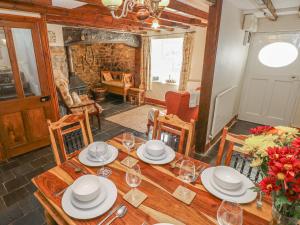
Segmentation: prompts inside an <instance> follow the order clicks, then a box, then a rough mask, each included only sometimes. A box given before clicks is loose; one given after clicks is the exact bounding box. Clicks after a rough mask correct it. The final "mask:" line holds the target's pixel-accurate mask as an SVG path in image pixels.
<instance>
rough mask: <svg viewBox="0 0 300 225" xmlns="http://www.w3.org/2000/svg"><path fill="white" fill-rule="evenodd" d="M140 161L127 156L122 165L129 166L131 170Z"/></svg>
mask: <svg viewBox="0 0 300 225" xmlns="http://www.w3.org/2000/svg"><path fill="white" fill-rule="evenodd" d="M138 162H139V160H137V159H135V158H132V157H130V156H127V157H126V158H125V159H123V160H122V161H121V164H122V165H124V166H127V167H129V168H132V167H133V166H134V165H135V164H137V163H138Z"/></svg>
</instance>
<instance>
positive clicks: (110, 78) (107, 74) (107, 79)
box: [101, 71, 114, 81]
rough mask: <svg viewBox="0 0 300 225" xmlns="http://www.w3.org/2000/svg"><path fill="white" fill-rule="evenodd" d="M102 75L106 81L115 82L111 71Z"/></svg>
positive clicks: (103, 72)
mask: <svg viewBox="0 0 300 225" xmlns="http://www.w3.org/2000/svg"><path fill="white" fill-rule="evenodd" d="M101 73H102V75H103V77H104V80H105V81H113V80H114V79H113V78H112V76H111V73H110V72H109V71H102V72H101Z"/></svg>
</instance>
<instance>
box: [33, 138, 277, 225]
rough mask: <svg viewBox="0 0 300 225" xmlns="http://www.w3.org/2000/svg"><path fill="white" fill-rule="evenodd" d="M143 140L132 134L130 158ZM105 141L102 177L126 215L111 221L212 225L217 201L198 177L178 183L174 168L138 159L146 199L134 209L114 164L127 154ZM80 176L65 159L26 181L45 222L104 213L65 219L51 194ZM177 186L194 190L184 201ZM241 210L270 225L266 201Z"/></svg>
mask: <svg viewBox="0 0 300 225" xmlns="http://www.w3.org/2000/svg"><path fill="white" fill-rule="evenodd" d="M144 142H145V140H143V139H141V138H136V146H135V148H134V150H133V151H131V153H130V154H131V156H132V157H134V158H136V159H139V158H138V157H137V154H136V149H137V147H138V146H140V145H141V144H142V143H144ZM107 143H108V144H110V145H113V146H115V147H116V148H117V149H118V150H119V154H118V157H117V159H116V160H115V161H114V162H112V163H111V164H109V165H106V166H107V167H109V168H111V170H112V174H111V175H110V176H109V177H108V179H110V180H111V181H112V182H114V184H115V185H116V187H117V189H118V197H117V200H116V202H115V204H114V206H117V205H119V204H125V205H126V206H127V208H128V211H127V213H126V215H125V216H124V217H123V218H119V219H117V220H115V221H114V223H113V224H122V225H124V224H126V225H142V224H143V223H144V222H147V224H150V225H152V224H156V223H171V224H174V225H183V224H186V225H188V224H191V225H211V224H217V220H216V215H217V210H218V207H219V206H220V204H221V202H222V200H220V199H218V198H216V197H215V196H213V195H212V194H210V193H209V192H208V191H207V190H206V189H205V188H204V186H203V185H202V184H201V179H200V178H198V180H197V181H195V182H193V183H192V184H183V182H182V181H181V180H180V179H179V178H178V170H179V169H178V167H175V168H174V166H172V165H171V164H165V165H150V164H147V163H145V162H143V161H141V160H139V162H138V164H139V166H140V168H141V172H142V182H141V184H140V186H139V187H138V190H140V191H142V192H144V193H145V194H146V195H147V199H146V200H145V201H144V202H143V203H142V204H141V205H140V206H139V207H138V208H135V207H133V206H132V205H130V204H129V203H127V202H126V201H125V200H124V199H123V196H124V195H125V194H126V193H127V192H128V191H129V190H130V187H129V186H128V185H127V184H126V180H125V174H126V170H127V167H126V166H123V165H122V164H121V163H120V162H121V161H122V160H123V159H124V158H125V157H126V156H127V154H128V153H127V151H126V149H125V148H124V147H123V146H122V135H118V136H116V137H114V138H112V139H110V140H108V141H107ZM181 157H182V155H181V154H179V153H176V158H175V160H177V159H180V158H181ZM71 160H72V164H74V163H75V164H76V165H77V166H78V167H80V168H82V171H87V172H88V173H90V174H96V172H97V170H98V169H99V168H97V167H94V168H93V167H87V166H85V165H83V164H81V163H80V162H79V160H78V158H77V157H74V158H72V159H71ZM191 160H193V161H194V163H195V165H196V167H199V166H205V167H209V165H208V164H206V163H204V162H201V161H199V160H195V159H192V158H191ZM83 175H84V173H83V172H82V173H81V172H78V171H75V170H74V167H73V166H70V165H69V163H68V161H66V162H64V163H63V164H61V165H60V166H56V167H54V168H52V169H50V170H48V171H46V172H44V173H42V174H40V175H38V176H36V177H34V178H33V179H32V182H33V183H34V185H35V186H36V187H37V191H36V192H35V196H36V198H37V199H38V200H39V202H40V203H41V204H42V205H43V207H44V209H45V214H46V215H47V218H48V220H54V221H55V222H56V223H57V224H71V225H75V224H76V225H96V224H98V223H99V222H100V221H101V220H102V219H103V218H104V217H105V216H106V215H107V213H108V212H107V213H105V214H103V215H102V216H99V217H97V218H94V219H89V220H78V219H74V218H71V217H69V216H68V215H67V214H66V213H65V212H64V210H63V209H62V205H61V200H62V195H61V196H56V195H55V193H57V192H58V191H59V190H62V189H64V188H66V187H68V186H69V185H71V184H72V183H73V182H74V180H75V179H77V178H78V177H80V176H83ZM179 185H184V186H185V187H188V188H189V189H190V190H192V191H194V192H195V193H196V197H195V198H194V200H193V201H192V203H191V204H190V205H187V204H185V203H183V202H181V201H180V200H178V199H176V198H175V197H173V195H172V193H173V192H174V191H175V190H176V188H177V187H178V186H179ZM242 208H243V224H244V225H266V224H270V222H271V218H272V216H271V211H272V210H271V209H272V207H271V204H270V202H263V206H262V208H260V209H258V208H257V207H256V203H255V201H254V202H252V203H248V204H243V205H242ZM49 218H50V219H49Z"/></svg>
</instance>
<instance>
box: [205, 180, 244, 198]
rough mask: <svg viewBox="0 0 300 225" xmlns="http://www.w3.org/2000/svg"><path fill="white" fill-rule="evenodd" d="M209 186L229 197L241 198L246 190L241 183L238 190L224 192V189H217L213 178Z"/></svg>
mask: <svg viewBox="0 0 300 225" xmlns="http://www.w3.org/2000/svg"><path fill="white" fill-rule="evenodd" d="M210 184H211V185H212V186H213V188H214V189H216V190H217V191H219V192H222V193H223V194H225V195H230V196H241V195H243V194H245V192H246V190H247V188H246V187H245V184H244V182H242V185H241V187H240V188H239V189H236V190H226V189H224V188H221V187H219V186H218V185H217V184H216V183H215V181H214V179H213V178H211V179H210Z"/></svg>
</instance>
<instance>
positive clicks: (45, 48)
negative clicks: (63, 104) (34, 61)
mask: <svg viewBox="0 0 300 225" xmlns="http://www.w3.org/2000/svg"><path fill="white" fill-rule="evenodd" d="M5 23H7V24H8V25H9V24H12V23H14V25H16V27H18V26H20V27H24V24H25V23H32V24H33V26H35V27H36V28H37V31H38V32H37V34H33V35H32V41H40V43H39V46H40V48H41V52H42V53H43V59H42V60H41V65H42V64H43V65H42V66H43V67H44V68H42V69H43V70H44V71H45V74H46V81H47V86H48V88H49V90H48V91H49V95H50V96H51V101H50V105H51V107H52V115H51V118H52V119H53V120H55V121H57V120H58V119H59V118H60V113H59V105H58V96H57V91H56V86H55V82H54V75H53V69H52V61H51V53H50V47H49V41H48V30H47V22H46V16H44V15H41V17H40V18H38V17H30V16H19V15H11V14H0V25H5ZM22 25H23V26H22ZM35 37H36V38H35ZM12 44H13V43H12ZM10 50H11V49H10ZM15 59H16V57H14V60H15ZM38 60H40V59H38ZM16 63H17V62H16V61H15V62H12V67H13V64H16ZM20 82H21V81H20ZM20 84H21V83H20ZM21 85H22V84H21Z"/></svg>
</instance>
